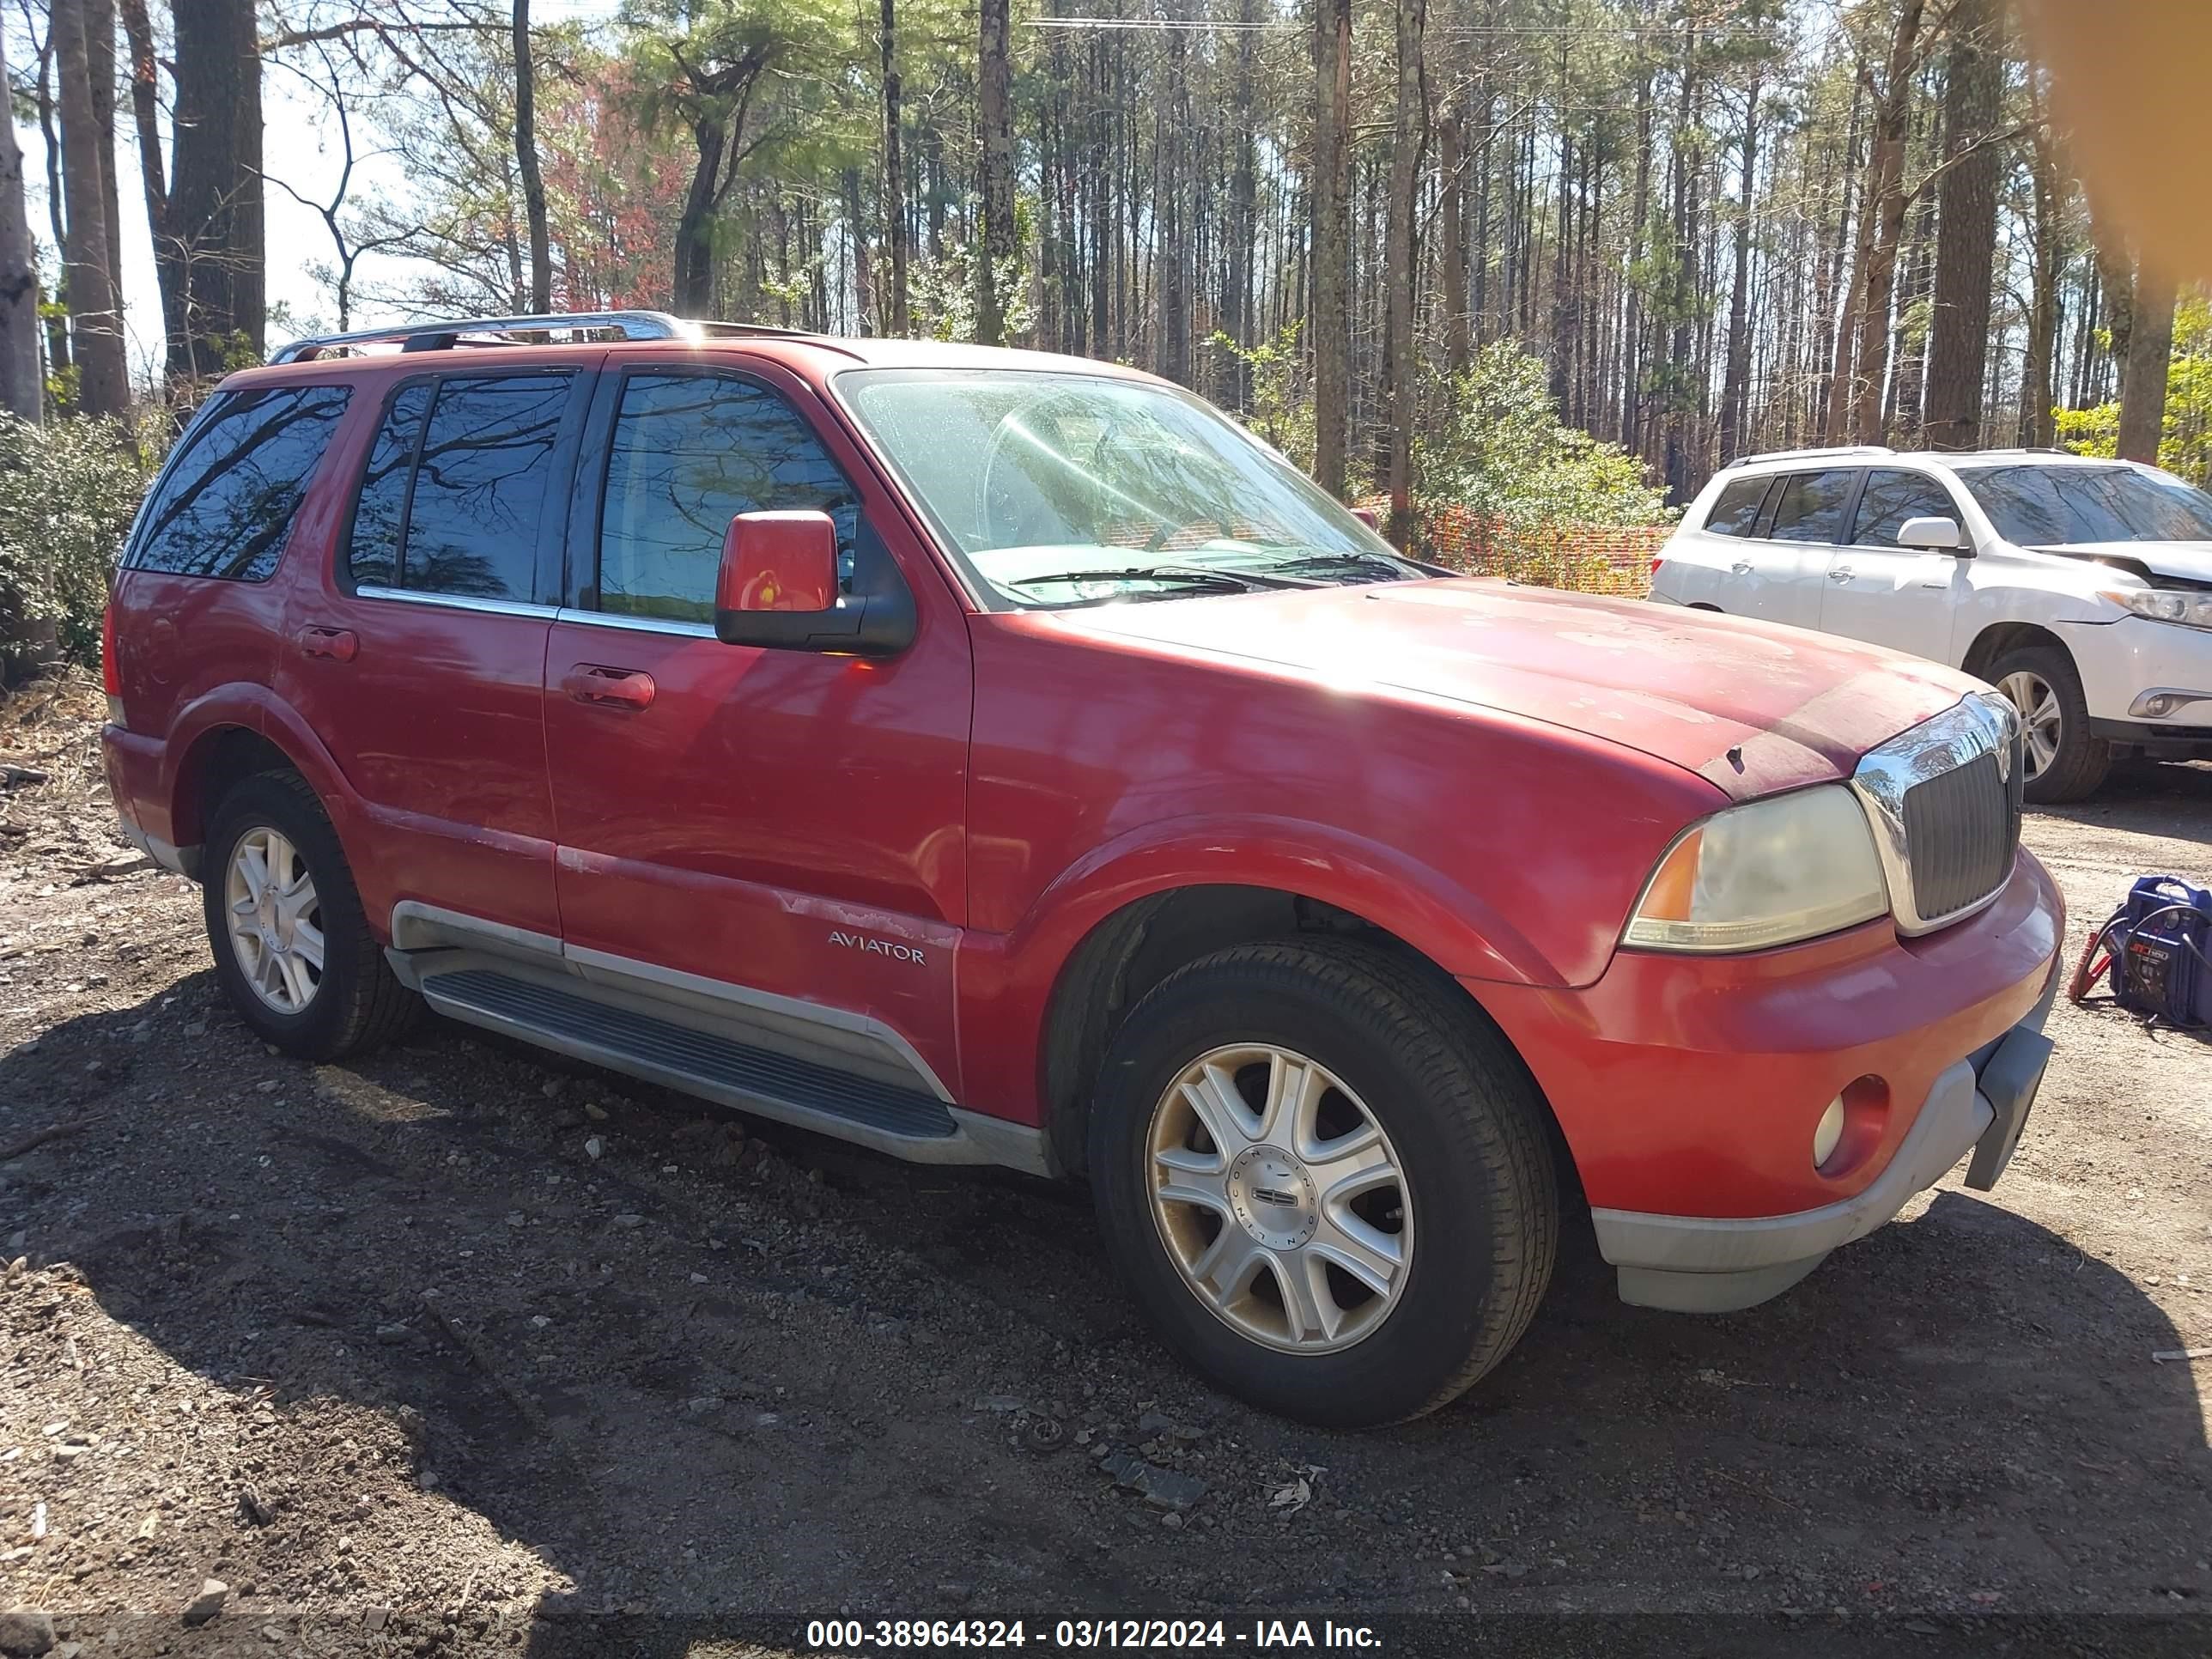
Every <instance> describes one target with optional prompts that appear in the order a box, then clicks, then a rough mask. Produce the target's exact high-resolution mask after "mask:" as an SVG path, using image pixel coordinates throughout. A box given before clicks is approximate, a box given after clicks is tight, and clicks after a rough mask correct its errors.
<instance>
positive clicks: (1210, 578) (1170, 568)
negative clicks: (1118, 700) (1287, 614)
mask: <svg viewBox="0 0 2212 1659" xmlns="http://www.w3.org/2000/svg"><path fill="white" fill-rule="evenodd" d="M1078 582H1176V583H1179V584H1181V585H1182V586H1184V587H1206V588H1212V589H1214V590H1215V591H1217V592H1223V593H1250V592H1256V591H1258V590H1259V589H1261V588H1263V587H1280V586H1287V585H1288V584H1285V583H1282V582H1272V581H1269V580H1267V578H1266V577H1264V576H1250V575H1247V574H1244V573H1243V572H1242V571H1231V570H1207V569H1204V568H1200V567H1198V566H1195V565H1187V564H1148V565H1136V566H1133V567H1131V568H1128V569H1127V570H1060V571H1055V572H1054V573H1053V574H1050V575H1048V576H1007V577H1001V578H1000V586H1002V587H1051V586H1073V585H1074V584H1076V583H1078Z"/></svg>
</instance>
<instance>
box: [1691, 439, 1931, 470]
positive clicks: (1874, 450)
mask: <svg viewBox="0 0 2212 1659" xmlns="http://www.w3.org/2000/svg"><path fill="white" fill-rule="evenodd" d="M1896 453H1897V452H1896V451H1895V450H1893V449H1892V448H1891V447H1889V446H1888V445H1887V444H1838V445H1836V446H1833V447H1830V448H1826V449H1770V450H1768V451H1766V452H1765V453H1764V454H1759V455H1739V456H1737V457H1736V458H1735V459H1734V460H1732V461H1724V462H1723V463H1722V464H1721V471H1723V472H1725V471H1728V470H1729V468H1730V467H1732V466H1748V465H1751V463H1752V462H1753V461H1814V460H1829V459H1837V458H1840V457H1844V456H1849V455H1894V454H1896Z"/></svg>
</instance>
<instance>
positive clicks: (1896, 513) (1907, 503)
mask: <svg viewBox="0 0 2212 1659" xmlns="http://www.w3.org/2000/svg"><path fill="white" fill-rule="evenodd" d="M1958 516H1959V506H1958V503H1957V502H1955V501H1953V500H1952V499H1951V492H1950V491H1949V490H1948V489H1944V488H1943V486H1942V484H1941V483H1938V482H1937V481H1936V480H1935V479H1934V478H1931V477H1928V476H1927V474H1925V473H1923V472H1906V471H1900V470H1899V469H1897V468H1894V467H1878V468H1876V469H1875V471H1872V472H1869V473H1868V474H1867V483H1866V489H1864V490H1863V492H1861V494H1860V495H1859V510H1858V512H1857V513H1856V514H1855V515H1854V517H1853V527H1852V531H1851V540H1852V542H1853V543H1855V544H1857V545H1858V546H1860V547H1895V546H1896V545H1897V532H1899V531H1900V530H1902V529H1904V528H1905V520H1907V519H1951V520H1956V519H1957V518H1958Z"/></svg>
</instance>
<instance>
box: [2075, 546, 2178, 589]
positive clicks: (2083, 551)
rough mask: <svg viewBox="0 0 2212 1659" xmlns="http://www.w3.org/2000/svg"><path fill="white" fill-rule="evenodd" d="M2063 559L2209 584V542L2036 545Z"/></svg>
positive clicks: (2139, 573)
mask: <svg viewBox="0 0 2212 1659" xmlns="http://www.w3.org/2000/svg"><path fill="white" fill-rule="evenodd" d="M2035 551H2037V552H2038V553H2055V554H2057V556H2059V557H2060V558H2062V559H2087V560H2093V561H2094V562H2096V563H2099V564H2109V565H2112V566H2114V567H2115V568H2118V569H2121V570H2132V571H2134V572H2136V574H2138V575H2141V574H2149V575H2152V576H2171V577H2173V578H2175V579H2177V580H2181V581H2185V582H2202V583H2203V584H2204V586H2207V587H2212V542H2068V543H2065V544H2063V545H2061V546H2056V547H2039V548H2037V549H2036V550H2035Z"/></svg>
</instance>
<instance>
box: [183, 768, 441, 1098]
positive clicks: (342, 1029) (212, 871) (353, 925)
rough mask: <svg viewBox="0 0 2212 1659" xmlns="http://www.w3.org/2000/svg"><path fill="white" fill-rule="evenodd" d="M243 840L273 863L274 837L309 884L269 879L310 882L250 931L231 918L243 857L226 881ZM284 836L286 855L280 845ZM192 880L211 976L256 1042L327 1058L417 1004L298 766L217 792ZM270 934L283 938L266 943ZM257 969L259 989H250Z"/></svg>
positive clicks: (401, 1020) (368, 1040)
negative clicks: (306, 901)
mask: <svg viewBox="0 0 2212 1659" xmlns="http://www.w3.org/2000/svg"><path fill="white" fill-rule="evenodd" d="M271 837H276V838H281V839H278V840H272V839H271ZM246 842H252V852H253V854H255V856H256V857H258V859H259V860H261V867H263V868H264V870H267V869H270V867H271V866H270V854H271V852H272V850H273V849H274V850H276V858H277V861H278V862H280V863H282V864H283V866H285V867H284V870H283V872H282V875H283V876H284V877H291V876H293V875H294V872H299V871H303V872H304V879H305V880H306V881H307V883H308V884H310V885H309V887H307V888H301V887H298V886H297V884H296V881H284V880H280V881H279V882H278V883H276V884H272V885H283V886H286V887H288V888H289V889H290V890H292V891H295V892H296V893H301V894H306V893H308V892H310V891H311V893H312V907H311V908H307V909H304V910H302V911H301V912H300V914H299V915H297V916H296V917H293V916H289V915H285V914H283V912H284V911H285V910H286V908H287V907H286V906H285V905H283V903H282V902H276V903H274V904H273V905H272V907H271V908H270V909H269V910H267V911H264V912H262V913H261V915H262V916H263V917H264V918H266V920H267V926H268V927H269V929H270V931H269V933H263V934H261V935H260V936H259V937H258V939H255V940H252V941H247V940H241V939H239V938H237V937H235V936H234V933H233V929H232V927H231V918H232V914H233V907H234V905H235V904H237V903H239V902H240V897H241V892H242V893H243V896H245V897H246V899H247V900H248V901H250V899H251V895H252V890H253V889H252V879H251V878H250V876H248V875H246V873H245V866H240V868H239V870H238V871H237V872H236V873H237V874H238V878H239V880H240V882H241V883H243V884H244V886H243V888H242V889H234V886H233V878H234V865H239V851H240V844H241V843H246ZM282 848H289V849H290V854H291V856H290V857H289V858H288V857H285V856H284V855H283V852H282V850H281V849H282ZM200 891H201V897H202V902H203V905H204V910H205V913H206V917H207V930H208V945H209V948H210V950H211V951H213V952H214V954H215V971H216V979H217V980H218V981H220V982H221V983H222V988H223V992H224V994H226V995H227V996H228V997H229V999H230V1002H231V1006H233V1007H234V1008H235V1009H236V1010H237V1011H238V1014H239V1018H241V1019H243V1020H244V1021H245V1022H246V1024H247V1026H249V1027H250V1028H251V1029H252V1031H253V1033H254V1035H255V1036H258V1037H259V1038H261V1040H262V1041H263V1042H269V1043H273V1044H275V1045H276V1047H277V1048H280V1049H282V1050H283V1051H284V1052H285V1053H286V1054H293V1055H296V1056H297V1057H298V1058H300V1059H301V1060H336V1059H337V1058H338V1057H339V1056H340V1055H342V1054H357V1053H360V1052H362V1050H365V1049H368V1048H376V1047H378V1046H379V1045H380V1044H382V1043H386V1042H390V1041H391V1040H392V1038H394V1037H396V1036H398V1035H400V1033H401V1032H403V1031H404V1030H406V1028H407V1026H408V1025H409V1024H410V1023H411V1022H412V1021H413V1019H414V1018H415V1016H416V1013H417V1012H419V1011H420V1009H421V1007H422V1001H421V999H420V998H418V997H416V995H415V994H414V993H413V992H411V991H410V990H409V989H408V988H407V987H405V986H404V985H402V984H401V983H400V982H399V981H398V979H397V978H396V977H394V976H393V975H392V969H391V966H390V964H389V963H386V961H385V959H384V951H383V949H382V947H380V945H378V944H377V942H376V938H375V936H374V934H373V933H370V932H369V929H368V918H367V916H366V915H364V914H363V912H362V905H361V895H360V894H359V892H358V891H356V889H355V887H354V884H353V872H352V871H351V870H349V868H348V867H347V866H346V860H345V854H344V852H343V849H342V848H340V847H339V846H338V837H337V831H336V830H335V829H332V828H331V821H330V817H329V816H328V815H327V814H326V813H325V811H323V807H322V803H321V802H320V801H319V800H317V799H315V792H314V791H313V789H312V788H310V787H308V785H307V780H306V779H304V778H302V777H301V776H300V775H298V774H297V773H295V772H262V773H258V774H256V775H253V776H252V777H250V778H247V779H246V780H245V781H243V782H242V783H240V784H239V785H238V787H236V788H234V789H233V790H232V791H231V792H230V793H228V794H227V795H225V796H224V797H223V798H222V802H221V803H220V804H219V805H217V806H216V813H215V823H214V824H213V826H212V827H211V828H210V830H209V833H208V839H207V852H206V855H205V861H204V866H203V868H202V875H201V888H200ZM303 924H304V925H305V926H306V927H309V928H312V929H313V930H314V931H315V932H316V933H319V938H320V955H321V961H320V963H319V964H316V963H313V960H312V957H313V951H312V949H311V948H310V941H309V939H308V937H307V935H306V934H304V933H301V932H300V931H299V930H300V928H301V926H302V925H303ZM249 927H252V920H249ZM272 939H275V940H276V942H277V943H278V944H281V945H283V948H282V949H281V950H279V949H275V948H273V946H272V944H271V940H272ZM248 957H252V961H251V962H249V960H248ZM287 958H289V961H287ZM257 979H259V980H264V981H265V982H266V983H267V985H268V989H267V990H265V991H264V990H263V989H258V988H257V987H256V981H257ZM302 986H304V987H306V988H305V990H304V991H303V990H302V989H301V987H302ZM286 1004H289V1006H284V1005H286Z"/></svg>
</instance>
